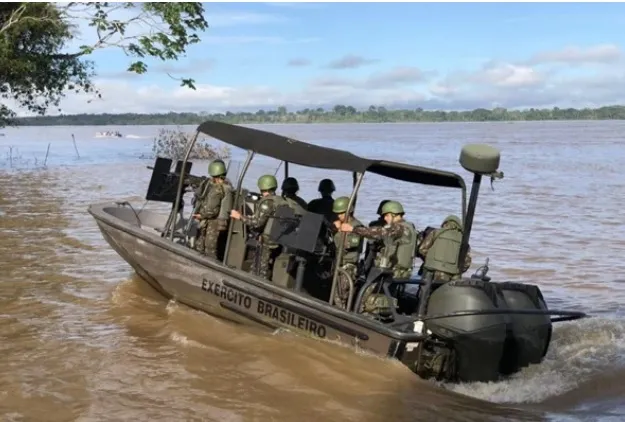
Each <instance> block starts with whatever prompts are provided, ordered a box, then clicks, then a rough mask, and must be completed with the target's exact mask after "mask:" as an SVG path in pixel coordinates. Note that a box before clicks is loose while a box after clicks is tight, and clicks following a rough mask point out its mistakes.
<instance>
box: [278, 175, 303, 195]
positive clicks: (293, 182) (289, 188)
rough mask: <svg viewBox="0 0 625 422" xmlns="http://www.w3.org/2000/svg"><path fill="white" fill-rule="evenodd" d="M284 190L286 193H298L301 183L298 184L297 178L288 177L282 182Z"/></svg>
mask: <svg viewBox="0 0 625 422" xmlns="http://www.w3.org/2000/svg"><path fill="white" fill-rule="evenodd" d="M282 190H283V191H284V192H292V193H294V192H297V191H298V190H299V183H297V179H296V178H295V177H287V178H286V179H284V182H282Z"/></svg>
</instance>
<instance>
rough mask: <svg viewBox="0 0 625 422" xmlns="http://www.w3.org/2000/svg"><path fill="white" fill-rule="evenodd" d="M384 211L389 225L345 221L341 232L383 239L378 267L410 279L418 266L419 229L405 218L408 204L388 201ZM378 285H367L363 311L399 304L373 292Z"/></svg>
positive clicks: (384, 310)
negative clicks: (416, 259)
mask: <svg viewBox="0 0 625 422" xmlns="http://www.w3.org/2000/svg"><path fill="white" fill-rule="evenodd" d="M380 211H381V214H382V216H383V218H384V221H385V222H386V225H385V226H374V227H362V226H361V227H353V226H352V225H350V224H342V225H341V231H345V232H348V233H350V232H351V233H355V234H357V235H360V236H363V237H367V238H369V239H375V240H381V241H383V243H384V246H383V248H382V250H381V251H380V252H379V253H378V255H377V256H376V258H375V266H376V267H378V268H388V269H390V270H392V271H393V278H395V279H403V278H409V277H410V276H411V275H412V270H413V267H414V257H415V254H416V248H417V241H418V231H417V229H416V228H415V226H414V224H412V223H410V222H408V221H406V220H405V219H404V207H403V206H402V205H401V204H400V203H399V202H396V201H388V202H386V203H385V204H384V205H383V206H382V209H381V210H380ZM375 287H376V284H375V283H374V284H372V285H370V286H369V287H367V289H366V291H365V292H364V294H363V302H362V306H361V309H360V310H359V311H360V312H365V313H371V314H387V313H388V312H389V311H390V307H391V306H396V304H392V303H390V301H389V298H388V297H386V295H384V294H382V293H373V290H374V288H375Z"/></svg>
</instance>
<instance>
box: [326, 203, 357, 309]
mask: <svg viewBox="0 0 625 422" xmlns="http://www.w3.org/2000/svg"><path fill="white" fill-rule="evenodd" d="M347 205H349V198H348V197H347V196H341V197H339V198H336V199H335V200H334V204H333V206H332V212H333V213H335V214H336V216H337V220H336V221H335V222H334V226H335V227H336V229H337V232H336V233H335V234H334V245H335V246H336V251H337V253H338V251H339V250H340V249H341V248H342V249H343V257H342V259H341V262H340V263H339V262H337V263H336V265H339V266H340V267H341V268H342V269H343V271H345V272H346V273H347V275H348V276H349V277H350V278H351V280H352V282H356V276H357V270H358V258H359V256H360V248H361V246H362V237H360V236H359V235H357V234H355V233H347V234H346V236H345V241H344V243H343V245H342V246H341V239H342V237H343V233H342V232H341V231H340V230H339V229H340V227H341V224H343V223H348V224H350V225H351V226H352V227H355V228H356V227H360V226H362V223H361V222H360V221H358V220H357V219H356V218H355V217H354V216H353V215H352V213H350V215H349V218H348V217H347V214H346V212H347ZM348 291H349V285H348V283H347V282H343V280H342V279H339V284H338V286H337V289H336V292H335V299H334V303H336V304H340V306H341V307H342V308H343V309H344V308H345V307H346V306H347V295H348Z"/></svg>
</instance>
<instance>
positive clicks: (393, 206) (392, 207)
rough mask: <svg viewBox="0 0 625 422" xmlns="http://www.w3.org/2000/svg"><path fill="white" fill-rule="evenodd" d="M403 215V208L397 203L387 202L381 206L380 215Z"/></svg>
mask: <svg viewBox="0 0 625 422" xmlns="http://www.w3.org/2000/svg"><path fill="white" fill-rule="evenodd" d="M388 213H391V214H403V213H404V207H403V206H402V205H401V204H400V203H399V202H397V201H388V202H387V203H386V204H384V205H383V206H382V215H384V214H388Z"/></svg>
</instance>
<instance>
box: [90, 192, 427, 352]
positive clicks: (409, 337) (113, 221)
mask: <svg viewBox="0 0 625 422" xmlns="http://www.w3.org/2000/svg"><path fill="white" fill-rule="evenodd" d="M109 207H110V208H118V207H121V205H119V204H117V203H115V202H101V203H95V204H90V205H89V207H88V209H87V212H88V213H89V214H91V216H92V217H93V218H94V219H95V220H96V221H102V222H104V223H106V224H108V225H110V226H112V227H113V228H116V229H118V230H121V231H123V232H125V233H126V234H130V235H132V236H135V237H136V238H139V239H141V240H143V241H146V242H148V243H150V244H152V245H154V246H157V247H161V248H163V249H166V250H168V251H169V252H172V253H175V254H177V255H179V256H183V257H184V258H187V259H190V260H192V261H194V262H195V263H197V264H200V265H203V266H205V267H206V266H208V267H209V269H212V270H214V271H218V272H221V273H222V274H224V275H227V276H230V277H233V278H235V279H236V280H237V281H240V282H242V283H247V284H250V285H251V287H252V288H256V289H260V290H264V291H266V292H267V293H269V294H274V295H276V296H279V297H280V299H286V300H289V301H292V302H295V305H296V306H303V307H309V308H312V310H313V311H315V312H317V313H320V314H321V315H319V317H321V318H323V317H326V318H327V315H329V316H331V317H334V318H338V319H340V320H343V321H346V322H349V323H352V324H355V325H358V326H360V327H361V328H364V329H369V330H372V331H375V332H376V333H378V334H381V335H383V336H387V337H389V338H390V339H392V340H395V341H400V342H403V341H405V342H419V341H423V340H425V339H426V338H427V337H428V336H424V335H423V334H421V333H414V332H406V331H399V330H395V329H392V328H390V327H388V326H385V325H384V324H382V323H376V322H374V321H372V320H370V319H368V318H366V317H364V316H360V315H358V314H354V313H350V312H346V311H344V310H342V309H338V308H335V307H332V306H331V305H330V304H329V303H328V302H326V301H322V300H319V299H317V298H315V297H312V296H310V297H308V296H303V295H301V294H299V293H296V292H293V291H291V290H288V289H285V288H283V287H280V286H276V285H273V284H270V283H267V282H265V281H260V280H255V279H254V276H252V275H250V274H248V273H245V272H243V271H241V270H237V269H233V268H230V267H227V266H226V265H224V264H223V263H222V262H220V261H216V262H212V261H211V260H209V259H208V257H204V256H201V255H196V254H194V253H193V251H191V250H189V249H188V248H186V247H184V246H182V245H179V244H176V243H172V242H171V241H170V240H169V239H165V238H162V237H160V236H157V235H156V234H153V233H150V232H147V231H145V230H143V229H142V228H141V227H139V226H136V225H132V224H130V223H128V222H127V221H125V220H123V219H122V218H119V217H115V216H113V215H112V214H109V213H107V212H105V211H104V209H105V208H109ZM146 211H148V212H154V211H149V210H146ZM140 213H141V212H139V213H137V214H140ZM222 284H223V283H222ZM250 294H252V295H253V294H254V293H250ZM273 300H275V299H273ZM278 306H280V304H278ZM287 306H288V305H287ZM324 314H325V315H324ZM245 315H246V316H247V314H245ZM313 318H314V316H313ZM411 322H412V321H410V320H408V321H406V323H407V324H409V323H411Z"/></svg>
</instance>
